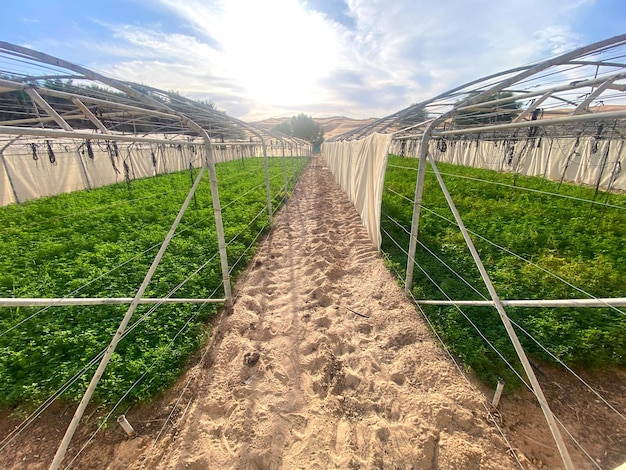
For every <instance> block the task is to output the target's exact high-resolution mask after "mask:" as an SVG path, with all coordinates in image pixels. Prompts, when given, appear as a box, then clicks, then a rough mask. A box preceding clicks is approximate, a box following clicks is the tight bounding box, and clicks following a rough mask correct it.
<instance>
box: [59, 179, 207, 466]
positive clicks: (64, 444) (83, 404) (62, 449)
mask: <svg viewBox="0 0 626 470" xmlns="http://www.w3.org/2000/svg"><path fill="white" fill-rule="evenodd" d="M204 169H205V168H204V167H203V168H202V169H201V170H200V172H199V173H198V177H197V178H196V181H195V182H194V184H193V186H192V187H191V189H190V190H189V194H188V195H187V199H185V202H184V203H183V205H182V207H181V208H180V211H179V212H178V215H177V216H176V219H175V220H174V223H173V224H172V226H171V227H170V230H169V232H168V233H167V236H166V237H165V240H163V244H162V245H161V248H160V249H159V252H158V253H157V255H156V257H155V258H154V261H152V265H151V266H150V269H149V270H148V272H147V273H146V276H145V277H144V280H143V282H142V283H141V286H140V287H139V290H138V291H137V293H136V294H135V297H134V299H133V301H132V303H131V304H130V306H129V307H128V310H127V311H126V314H125V315H124V318H123V319H122V322H121V323H120V325H119V327H118V328H117V331H116V332H115V335H114V336H113V338H112V339H111V343H110V344H109V346H108V347H107V349H106V352H105V354H104V356H103V357H102V360H101V361H100V364H99V365H98V369H96V372H95V373H94V375H93V377H92V378H91V382H90V383H89V386H88V387H87V390H86V391H85V394H84V395H83V398H82V399H81V401H80V404H79V405H78V408H77V409H76V412H75V413H74V417H73V418H72V421H71V422H70V425H69V426H68V428H67V430H66V431H65V435H64V436H63V440H62V441H61V444H60V445H59V448H58V449H57V452H56V454H55V456H54V460H53V461H52V463H51V464H50V470H57V469H58V468H59V466H60V465H61V462H62V461H63V458H64V457H65V453H66V452H67V448H68V446H69V445H70V441H71V440H72V437H73V436H74V432H75V431H76V428H77V427H78V424H79V423H80V420H81V418H82V416H83V414H84V412H85V409H86V408H87V405H88V404H89V401H90V400H91V396H92V395H93V392H94V390H95V389H96V386H97V385H98V382H99V381H100V378H101V377H102V374H103V373H104V370H105V369H106V366H107V365H108V363H109V361H110V360H111V356H113V353H114V352H115V348H116V347H117V344H118V343H119V342H120V340H121V338H122V334H124V331H125V330H126V326H127V325H128V322H129V321H130V318H131V317H132V316H133V313H134V312H135V309H136V308H137V305H139V299H141V297H142V296H143V293H144V292H145V290H146V288H147V287H148V283H149V282H150V280H151V279H152V276H153V275H154V272H155V271H156V268H157V266H158V265H159V262H160V261H161V258H162V257H163V255H164V254H165V250H166V249H167V246H168V245H169V243H170V240H171V239H172V237H173V236H174V232H175V231H176V228H177V227H178V224H179V223H180V220H181V219H182V218H183V215H184V214H185V210H186V209H187V206H188V205H189V202H190V201H191V199H192V197H193V194H194V193H195V191H196V188H197V187H198V184H199V183H200V180H201V178H202V175H203V173H204Z"/></svg>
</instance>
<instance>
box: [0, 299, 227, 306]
mask: <svg viewBox="0 0 626 470" xmlns="http://www.w3.org/2000/svg"><path fill="white" fill-rule="evenodd" d="M133 300H134V298H133V297H78V298H73V297H72V298H68V297H64V298H63V297H62V298H32V297H31V298H15V297H5V298H0V307H62V306H68V305H71V306H75V305H120V304H122V305H123V304H130V303H132V301H133ZM225 301H226V299H176V298H167V299H155V298H150V297H144V298H141V299H139V300H138V301H137V303H138V304H160V303H163V304H204V303H222V302H225Z"/></svg>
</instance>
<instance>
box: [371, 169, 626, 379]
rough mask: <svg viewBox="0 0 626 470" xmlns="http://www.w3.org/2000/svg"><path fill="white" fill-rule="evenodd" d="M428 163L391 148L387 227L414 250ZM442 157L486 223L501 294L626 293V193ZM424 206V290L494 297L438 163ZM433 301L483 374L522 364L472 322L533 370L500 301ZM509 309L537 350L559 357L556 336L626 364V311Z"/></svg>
mask: <svg viewBox="0 0 626 470" xmlns="http://www.w3.org/2000/svg"><path fill="white" fill-rule="evenodd" d="M417 167H418V161H417V160H416V159H408V158H401V157H390V158H389V164H388V168H387V173H386V178H385V191H384V195H383V203H382V211H383V221H382V227H383V229H384V231H386V232H387V233H388V234H389V235H391V237H392V238H393V239H394V240H395V242H396V243H397V244H398V245H400V246H401V247H403V249H404V250H406V249H407V247H408V241H409V236H408V234H407V231H408V230H409V229H410V225H411V217H412V211H413V205H412V203H410V201H407V199H410V200H412V199H413V197H414V191H415V181H416V175H417V172H416V169H417ZM438 168H439V169H440V171H441V172H442V173H443V179H444V181H445V184H446V186H447V188H448V190H449V191H450V193H451V195H452V198H453V200H454V202H455V204H456V206H457V208H458V209H459V212H460V214H461V217H462V219H463V221H464V223H465V225H466V226H467V228H468V229H469V230H471V231H472V232H473V233H474V234H473V235H472V239H473V241H474V243H475V245H476V247H477V249H478V251H479V253H480V256H481V259H482V260H483V262H484V264H485V267H486V269H487V271H488V273H489V275H490V277H491V279H492V281H493V283H494V285H495V288H496V290H497V292H498V293H499V295H500V297H501V298H503V299H562V298H585V297H588V295H589V294H590V295H592V296H594V297H624V296H626V284H625V283H624V279H626V244H625V243H624V240H626V196H625V195H623V194H609V193H599V194H596V193H595V191H594V189H590V188H587V187H580V186H576V185H567V184H562V185H560V184H559V183H558V182H553V181H548V180H545V179H542V178H535V177H522V176H519V175H513V174H506V173H498V172H494V171H490V170H482V169H475V168H468V167H460V166H454V165H449V164H438ZM562 196H565V197H562ZM594 200H595V202H596V203H592V202H590V201H594ZM598 202H600V203H602V204H597V203H598ZM421 213H422V215H421V219H420V225H419V236H418V240H419V243H418V247H417V253H416V258H415V259H416V263H417V264H418V265H419V266H420V267H421V269H420V268H417V267H416V269H415V277H414V283H413V286H411V287H412V291H413V294H414V296H415V297H416V298H417V299H441V300H446V299H447V297H449V298H451V299H454V300H483V299H484V298H489V295H488V293H487V290H486V288H485V285H484V283H483V282H482V280H481V278H480V275H479V273H478V270H477V268H476V266H475V264H474V262H473V260H472V258H471V255H470V253H469V250H468V249H467V247H466V245H465V242H464V240H463V238H462V235H461V233H460V230H459V228H458V226H457V225H456V224H455V223H454V217H453V215H452V212H451V211H450V209H449V208H448V205H447V203H446V201H445V198H444V196H443V193H442V191H441V190H440V188H439V185H438V183H437V181H436V179H435V175H434V174H433V173H432V171H428V172H427V174H426V182H425V186H424V201H423V209H422V211H421ZM383 237H384V238H383V245H382V249H383V251H384V252H385V253H386V254H387V257H388V259H389V263H390V265H391V267H392V268H393V269H394V270H395V271H396V272H397V273H398V275H399V276H400V277H402V278H403V277H404V275H405V267H406V259H407V256H406V254H405V253H403V251H402V250H401V249H400V248H398V246H397V245H396V243H394V241H392V240H391V239H390V238H389V236H387V235H383ZM435 255H436V256H435ZM437 258H439V260H438V259H437ZM444 263H445V264H444ZM446 265H447V266H449V267H450V268H452V269H453V270H454V271H456V274H455V273H454V272H453V271H452V270H451V269H449V268H448V267H446ZM422 269H423V271H422ZM424 272H425V273H427V274H428V275H426V274H425V273H424ZM459 275H460V276H459ZM429 277H430V278H431V279H432V280H430V279H429ZM461 277H462V279H461ZM559 278H560V279H559ZM583 291H584V292H583ZM444 293H445V294H444ZM622 310H623V309H622ZM424 311H425V314H426V315H427V316H428V318H429V320H430V321H431V322H432V323H433V325H434V327H435V328H436V330H437V332H438V333H439V334H440V335H441V336H442V338H443V339H444V341H445V342H446V343H447V345H448V347H449V348H450V349H451V350H452V351H453V353H454V354H456V355H457V356H459V357H460V358H461V359H462V360H463V361H464V362H465V364H466V365H467V366H468V367H470V368H471V369H473V370H475V371H476V373H477V374H478V375H479V376H480V377H481V378H483V379H484V380H485V381H487V382H489V383H493V382H495V381H496V380H497V379H498V378H499V377H503V378H506V379H507V381H510V382H514V381H515V378H514V373H513V372H512V371H511V370H510V368H509V367H508V366H507V365H506V364H505V363H504V361H503V360H502V359H501V358H500V357H499V355H498V354H497V353H496V352H495V351H494V349H493V348H492V346H490V345H489V344H488V343H487V341H486V340H485V339H484V338H482V337H481V336H480V334H479V333H478V332H477V330H476V328H475V327H474V326H473V325H472V323H473V324H474V325H475V326H476V327H477V328H478V329H479V330H480V331H481V334H482V335H484V337H485V338H486V339H487V340H488V341H489V342H490V343H491V344H492V345H493V347H494V348H495V349H497V350H498V351H499V352H500V353H501V354H502V355H503V356H504V357H505V358H506V359H507V360H508V361H509V362H510V363H511V364H513V366H514V367H516V368H517V369H518V370H521V368H520V366H519V364H518V363H517V361H516V359H515V353H514V350H513V347H512V345H511V343H510V341H509V339H508V337H507V335H506V332H505V330H504V327H503V326H502V323H501V321H500V319H499V317H498V314H497V312H496V310H495V309H494V308H490V307H463V308H462V309H457V308H455V307H443V306H429V305H426V306H424ZM507 312H508V314H509V316H510V317H511V319H512V320H513V321H514V322H515V323H516V324H517V325H519V326H517V327H516V329H517V334H518V335H519V336H520V339H521V341H522V344H523V346H524V347H525V349H526V350H527V351H528V352H529V353H530V354H531V355H532V356H534V357H536V358H539V359H542V360H546V361H552V362H554V361H555V359H554V357H552V356H551V355H550V354H548V353H547V352H546V351H545V350H544V348H545V349H547V350H549V351H550V352H551V353H553V354H554V355H555V356H556V357H558V358H559V359H561V360H563V361H565V362H566V363H568V364H569V365H573V366H583V367H592V368H593V367H600V366H616V365H626V315H625V314H624V312H623V311H619V310H616V309H612V308H507ZM525 332H528V334H529V335H532V338H534V339H532V338H531V336H529V335H527V334H526V333H525ZM535 340H537V342H538V343H540V344H541V345H539V344H538V343H537V342H536V341H535Z"/></svg>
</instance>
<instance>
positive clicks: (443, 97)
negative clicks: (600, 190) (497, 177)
mask: <svg viewBox="0 0 626 470" xmlns="http://www.w3.org/2000/svg"><path fill="white" fill-rule="evenodd" d="M624 55H626V34H625V35H620V36H616V37H613V38H609V39H606V40H604V41H600V42H597V43H594V44H591V45H588V46H585V47H581V48H578V49H576V50H574V51H571V52H568V53H566V54H561V55H559V56H557V57H553V58H551V59H549V60H546V61H543V62H539V63H537V64H532V65H528V66H522V67H517V68H514V69H510V70H506V71H503V72H500V73H496V74H492V75H489V76H487V77H483V78H480V79H477V80H472V81H470V82H468V83H466V84H464V85H461V86H459V87H456V88H453V89H452V90H449V91H447V92H444V93H442V94H440V95H438V96H435V97H434V98H431V99H428V100H426V101H422V102H420V103H418V104H415V105H413V106H410V107H408V108H406V109H404V110H401V111H398V112H396V113H394V114H391V115H389V116H386V117H384V118H382V119H379V120H378V121H376V122H374V123H372V124H370V125H368V126H365V127H362V128H360V129H356V130H353V131H351V132H349V133H346V134H343V135H341V136H337V137H335V138H334V139H331V141H332V140H355V139H361V138H363V137H364V136H366V135H368V134H370V133H373V132H380V133H393V134H394V138H395V140H396V141H402V140H407V139H419V152H418V158H419V168H418V173H417V180H416V187H415V196H414V206H413V216H412V223H411V230H410V239H409V247H408V259H407V267H406V279H405V289H406V292H407V293H409V292H410V290H411V286H412V283H413V268H414V265H415V251H416V244H417V237H418V233H419V222H420V211H421V206H422V198H423V190H424V178H425V173H426V167H427V166H428V163H430V166H431V168H432V170H433V172H434V173H435V176H436V177H437V180H438V183H439V187H440V189H441V190H442V191H443V193H444V196H445V197H446V200H447V202H448V206H449V208H450V209H451V211H452V212H453V214H454V218H455V221H456V223H457V225H458V226H459V228H460V230H461V232H462V234H463V238H464V240H465V243H466V245H467V247H468V248H469V250H470V252H471V254H472V257H473V259H474V262H475V264H476V266H477V268H478V269H479V271H480V274H481V277H482V279H483V281H484V283H485V285H486V287H487V289H488V291H489V293H490V296H491V300H488V301H464V300H451V301H431V300H418V301H417V303H418V304H429V305H457V306H458V305H487V306H493V307H495V308H496V309H497V311H498V313H499V315H500V318H501V321H502V323H503V325H504V326H505V329H506V331H507V334H508V335H509V338H510V340H511V342H512V343H513V345H514V347H515V350H516V353H517V355H518V357H519V359H520V361H521V362H522V365H523V367H524V371H525V372H526V375H527V376H528V378H529V380H530V382H531V385H532V389H533V391H534V393H535V395H536V397H537V399H538V402H539V405H540V406H541V408H542V411H543V413H544V416H545V418H546V421H547V423H548V425H549V427H550V431H551V432H552V435H553V438H554V441H555V443H556V446H557V448H558V450H559V453H560V455H561V458H562V460H563V463H564V466H565V468H567V469H568V470H569V469H573V468H574V467H573V463H572V460H571V457H570V455H569V452H568V449H567V446H566V445H565V442H564V441H563V438H562V436H561V433H560V430H559V426H558V425H557V423H556V421H555V419H554V416H553V414H552V411H551V410H550V407H549V405H548V404H547V401H546V399H545V396H544V394H543V391H542V389H541V386H540V385H539V383H538V381H537V378H536V377H535V373H534V371H533V369H532V367H531V366H530V363H529V361H528V359H527V357H526V353H525V352H524V350H523V348H522V346H521V344H520V343H519V340H518V338H517V335H516V333H515V331H514V329H513V327H512V325H511V322H510V320H509V318H508V316H507V314H506V311H505V308H504V307H505V306H520V307H538V306H551V307H571V306H588V307H604V306H623V305H625V304H626V299H625V298H613V299H561V300H502V299H500V297H499V296H498V294H497V292H496V290H495V288H494V286H493V284H492V282H491V279H490V278H489V275H488V274H487V272H486V270H485V268H484V266H483V264H482V260H481V259H480V256H479V255H478V252H477V251H476V248H475V247H474V244H473V241H472V239H471V237H470V235H469V233H468V231H467V229H466V228H465V226H464V224H463V220H462V218H461V215H460V214H459V212H458V211H457V209H456V207H455V204H454V201H453V199H452V197H451V196H450V194H449V192H448V190H447V188H446V185H445V183H444V181H443V179H442V178H441V175H440V173H439V171H438V169H437V164H436V162H435V159H434V157H433V155H430V153H429V144H431V142H432V141H433V140H435V139H437V140H442V139H466V140H480V139H490V140H498V139H500V140H505V139H507V138H508V139H511V138H512V137H513V138H514V136H515V134H514V133H515V132H517V130H519V129H535V130H536V129H538V128H541V129H542V130H543V132H545V133H548V132H550V134H547V136H548V137H550V136H552V135H554V136H556V137H562V136H570V137H576V138H577V139H578V138H580V136H581V135H583V134H584V133H585V132H586V135H593V133H592V130H590V129H586V128H585V127H584V126H587V127H588V128H590V127H592V124H593V125H599V124H602V123H615V124H614V126H613V129H614V132H615V134H616V135H618V136H620V138H621V139H622V142H623V139H624V136H625V135H626V108H624V107H622V108H616V107H615V105H622V106H623V105H626V94H625V93H624V92H625V91H626V83H623V81H624V79H626V64H623V63H619V62H615V61H614V57H615V56H618V57H622V56H624ZM572 71H576V73H577V76H576V78H575V79H572V75H571V74H572ZM578 74H579V75H578ZM548 80H549V81H548ZM546 81H548V82H547V83H546ZM619 81H622V83H618V82H619ZM522 100H531V101H530V102H529V103H528V104H526V106H525V107H524V106H522V108H521V109H518V105H516V103H521V102H522ZM594 102H595V103H597V105H596V106H595V107H593V108H591V105H592V104H593V103H594ZM611 105H613V106H611ZM540 106H541V107H542V108H541V109H542V110H543V111H544V113H543V114H542V115H539V113H538V110H539V109H540ZM563 114H564V116H563ZM463 118H465V121H463ZM462 123H463V124H464V125H462ZM529 132H530V131H529ZM530 135H531V134H530V133H529V136H528V137H527V136H524V137H522V138H521V139H520V140H522V139H527V138H530ZM598 184H599V180H598Z"/></svg>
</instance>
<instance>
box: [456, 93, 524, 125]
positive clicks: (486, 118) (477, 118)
mask: <svg viewBox="0 0 626 470" xmlns="http://www.w3.org/2000/svg"><path fill="white" fill-rule="evenodd" d="M478 94H480V92H478V91H474V92H472V93H471V94H470V97H474V96H477V95H478ZM512 96H514V95H513V93H512V92H510V91H501V92H498V93H496V94H495V95H492V96H490V97H489V98H488V99H486V100H484V101H480V102H479V103H475V104H483V106H481V107H479V108H473V109H468V110H466V111H460V112H459V113H458V114H457V115H456V116H454V124H455V125H456V126H458V127H469V126H483V125H487V124H502V123H507V122H511V121H513V119H515V118H516V117H517V116H518V115H519V107H520V103H518V102H517V101H509V102H507V103H500V104H495V105H494V104H490V102H491V101H494V100H499V99H502V98H510V97H512Z"/></svg>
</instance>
